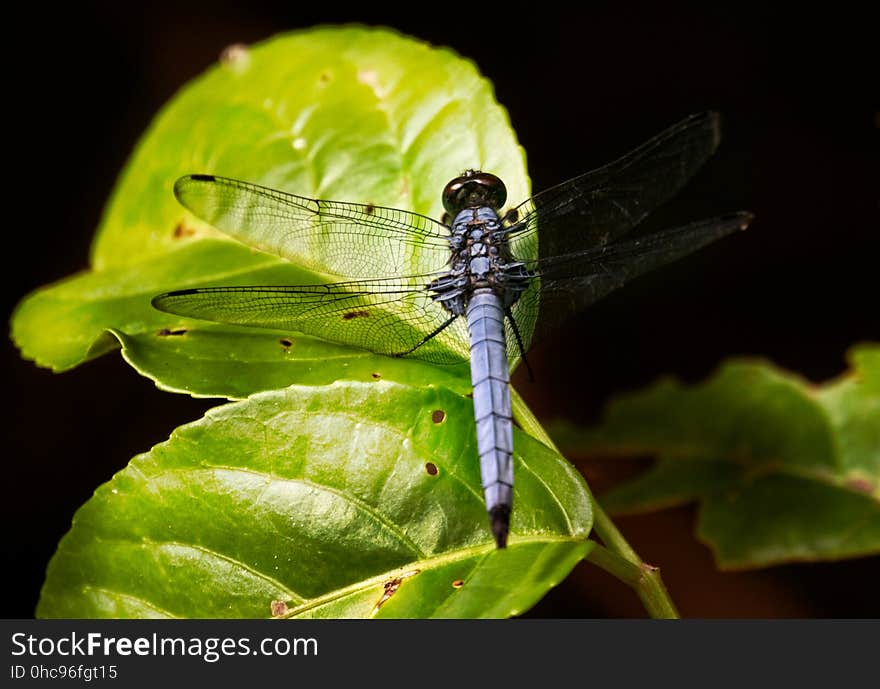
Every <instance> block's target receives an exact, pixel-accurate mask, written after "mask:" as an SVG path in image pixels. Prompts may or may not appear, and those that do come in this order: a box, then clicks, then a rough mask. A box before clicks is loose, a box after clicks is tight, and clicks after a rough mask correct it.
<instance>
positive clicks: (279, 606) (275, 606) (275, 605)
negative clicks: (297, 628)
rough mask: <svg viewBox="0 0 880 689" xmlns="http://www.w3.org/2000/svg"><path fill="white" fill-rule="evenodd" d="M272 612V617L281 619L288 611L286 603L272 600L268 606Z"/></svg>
mask: <svg viewBox="0 0 880 689" xmlns="http://www.w3.org/2000/svg"><path fill="white" fill-rule="evenodd" d="M269 607H270V609H271V611H272V617H281V616H282V615H286V614H287V613H288V612H289V611H290V609H289V608H288V607H287V603H285V602H284V601H283V600H273V601H272V602H271V603H270V605H269Z"/></svg>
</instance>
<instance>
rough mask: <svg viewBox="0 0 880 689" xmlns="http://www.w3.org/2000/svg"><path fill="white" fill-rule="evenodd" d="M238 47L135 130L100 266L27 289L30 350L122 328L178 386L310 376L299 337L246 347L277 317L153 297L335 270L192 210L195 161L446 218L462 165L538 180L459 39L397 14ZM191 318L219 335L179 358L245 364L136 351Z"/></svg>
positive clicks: (157, 371)
mask: <svg viewBox="0 0 880 689" xmlns="http://www.w3.org/2000/svg"><path fill="white" fill-rule="evenodd" d="M229 55H230V56H232V57H230V58H229V59H227V60H225V61H223V62H222V63H221V64H219V65H217V66H215V67H214V68H212V69H210V70H208V72H206V73H205V74H204V75H203V76H202V77H200V78H198V79H196V80H195V81H193V82H192V83H191V84H189V85H187V86H186V87H185V88H184V89H182V90H181V92H180V93H179V94H178V95H177V96H175V98H174V99H173V100H172V101H171V102H170V103H169V104H168V105H167V106H166V107H165V108H164V109H163V110H162V112H161V113H160V114H159V115H158V116H157V117H156V119H155V120H154V122H153V123H152V124H151V126H150V128H149V130H148V131H147V133H146V134H145V135H144V137H143V138H142V139H141V141H140V142H139V144H138V146H137V148H136V150H135V152H134V154H133V156H132V157H131V159H130V160H129V162H128V164H127V166H126V168H125V170H124V172H123V173H122V175H121V176H120V179H119V182H118V184H117V186H116V188H115V190H114V192H113V195H112V197H111V199H110V202H109V203H108V206H107V209H106V211H105V214H104V218H103V220H102V223H101V226H100V228H99V229H98V233H97V235H96V237H95V241H94V244H93V247H92V268H91V270H90V271H89V272H86V273H83V274H80V275H77V276H74V277H71V278H68V279H66V280H63V281H61V282H59V283H56V284H54V285H50V286H48V287H44V288H42V289H40V290H37V291H36V292H34V293H33V294H31V295H30V296H28V297H27V298H26V299H25V300H24V301H23V302H22V303H21V304H20V305H19V307H18V308H17V310H16V313H15V314H14V317H13V323H12V335H13V338H14V340H15V342H16V343H17V345H18V346H19V347H20V349H21V351H22V354H23V356H25V357H27V358H30V359H33V360H35V361H36V362H37V363H38V364H39V365H41V366H47V367H51V368H53V369H54V370H56V371H63V370H66V369H69V368H71V367H74V366H76V365H78V364H80V363H82V362H84V361H87V360H88V359H90V358H94V357H95V356H99V355H101V354H103V353H105V352H107V351H108V350H109V349H112V348H114V347H115V346H117V343H116V340H115V339H114V338H113V337H111V336H110V335H109V334H108V332H107V331H111V330H112V331H115V334H116V336H117V338H118V339H121V340H123V341H125V342H126V347H127V348H128V351H129V352H132V353H131V354H130V355H129V356H128V358H129V360H130V361H133V362H134V361H135V360H137V363H136V367H137V368H138V370H140V371H141V372H142V373H144V374H145V375H148V376H150V377H152V378H153V379H155V380H156V381H157V383H158V384H159V385H160V386H161V387H164V388H167V389H185V390H187V391H188V392H191V393H193V394H197V395H205V396H208V395H210V396H213V395H216V394H227V392H228V391H231V392H232V396H236V397H238V396H243V395H246V394H248V393H251V392H255V391H257V390H261V389H266V388H264V387H261V386H262V385H263V384H271V385H273V386H277V385H278V384H279V383H281V384H288V383H292V382H297V381H299V380H300V378H298V377H297V374H295V373H294V375H292V377H289V378H288V377H286V376H287V375H288V374H289V373H293V372H294V368H293V367H291V366H290V365H289V364H290V363H291V361H294V360H296V359H297V357H298V353H297V351H296V348H291V349H290V351H288V352H287V354H286V357H285V359H284V360H283V362H281V364H280V365H279V367H278V368H276V369H274V370H272V371H271V372H267V362H266V360H265V357H262V356H261V357H258V360H257V361H256V362H251V361H250V360H249V359H248V358H247V356H246V355H245V354H243V352H245V351H253V350H254V349H258V348H259V347H260V346H261V343H262V342H263V341H264V340H265V338H266V337H267V336H266V334H265V333H260V332H259V331H255V330H251V331H244V330H241V329H217V328H214V327H210V326H206V324H205V323H204V322H202V323H197V322H195V321H190V322H188V323H187V322H183V321H181V320H180V319H176V318H175V317H174V316H170V315H168V314H160V313H157V312H156V311H155V310H153V309H152V307H151V306H150V298H151V297H152V296H154V295H156V294H159V293H161V292H164V291H167V290H171V289H178V288H185V287H192V286H195V285H208V284H212V285H213V284H257V283H263V284H298V283H299V284H302V283H315V282H324V281H326V279H327V277H328V276H323V275H318V274H315V273H314V272H310V271H308V270H305V269H303V268H302V267H297V266H296V265H294V264H292V263H288V262H287V261H283V260H281V259H279V258H277V257H275V256H270V255H268V254H264V253H259V252H255V251H253V250H252V249H250V248H248V247H245V246H244V245H242V244H238V243H236V242H233V241H231V240H229V239H228V238H225V237H223V236H221V235H219V233H217V232H216V231H215V230H212V229H211V228H209V227H207V226H205V225H204V224H203V223H201V222H199V221H198V220H197V219H196V218H194V217H192V216H191V215H189V214H188V213H186V212H185V211H184V209H183V208H182V207H181V206H180V205H179V204H178V203H177V201H176V200H175V199H174V197H173V194H172V185H173V184H174V181H175V180H176V179H177V178H178V177H180V176H181V175H184V174H187V173H193V172H196V173H211V174H217V175H225V176H229V177H235V178H239V179H245V180H248V181H252V182H256V183H259V184H263V185H266V186H270V187H274V188H278V189H282V190H288V191H291V192H294V193H298V194H302V195H306V196H312V197H319V198H329V199H339V200H346V201H357V202H362V203H372V204H376V205H384V206H393V207H400V208H405V209H409V210H412V211H415V212H418V213H422V214H424V215H428V216H431V217H435V218H439V217H440V216H441V215H442V212H443V209H442V204H441V199H440V194H441V191H442V189H443V186H444V185H445V184H446V182H447V181H448V180H449V179H451V178H452V177H454V176H455V175H457V174H459V173H460V172H461V171H462V170H463V169H466V168H473V167H480V168H482V169H485V170H489V171H492V172H494V173H495V174H498V175H499V176H501V177H502V178H503V179H504V181H505V183H506V185H507V187H508V192H509V198H510V200H511V202H512V203H516V202H518V200H520V199H523V198H525V197H526V196H528V191H529V185H528V178H527V175H526V171H525V166H524V154H523V151H522V149H521V148H520V147H519V145H518V143H517V141H516V137H515V135H514V133H513V131H512V130H511V128H510V123H509V121H508V117H507V114H506V112H505V111H504V110H503V108H501V106H499V105H498V104H497V103H496V102H495V100H494V94H493V92H492V87H491V84H490V83H489V82H488V81H487V80H486V79H484V78H483V77H482V76H481V75H480V74H479V72H478V71H477V69H476V68H475V66H474V65H473V64H472V63H471V62H469V61H467V60H464V59H462V58H461V57H459V56H457V55H455V54H454V53H452V52H451V51H449V50H444V49H438V48H433V47H430V46H428V45H427V44H425V43H422V42H419V41H415V40H413V39H409V38H406V37H403V36H400V35H398V34H396V33H394V32H392V31H389V30H385V29H367V28H363V27H342V28H333V27H328V28H322V29H316V30H311V31H306V32H301V33H293V34H288V35H283V36H280V37H277V38H273V39H271V40H268V41H265V42H263V43H261V44H258V45H256V46H254V47H252V48H250V49H242V50H237V51H230V52H229ZM379 258H381V257H377V260H378V259H379ZM331 278H332V276H331ZM182 327H186V328H187V329H190V330H191V329H194V328H195V329H198V330H199V331H200V332H202V331H204V332H209V333H211V338H210V340H209V339H208V338H205V337H186V338H181V339H180V340H179V341H178V343H177V345H176V346H177V347H178V349H179V352H178V354H179V355H180V357H181V358H180V361H197V360H206V359H210V358H212V357H213V356H215V354H216V353H217V352H218V351H220V350H221V349H222V348H223V347H224V346H225V347H228V348H229V351H230V352H233V354H232V356H233V357H234V358H235V359H236V360H237V361H238V364H239V365H238V366H237V367H236V368H235V370H234V371H231V370H230V368H229V367H225V368H224V367H219V368H216V369H211V370H207V369H206V370H203V372H202V376H201V378H200V379H198V380H196V379H195V378H194V377H192V376H187V374H186V372H181V371H179V370H178V369H176V368H175V365H174V364H175V363H176V362H177V361H178V360H177V359H174V360H166V359H161V360H160V359H157V358H156V357H155V356H140V355H141V354H144V353H145V346H146V343H147V342H148V341H149V339H150V337H151V336H154V335H155V333H157V332H159V331H161V330H163V329H168V330H172V331H173V330H179V329H180V328H182ZM226 333H232V334H231V335H230V337H229V338H228V339H225V340H224V339H223V338H225V337H226ZM248 333H250V335H248ZM277 335H278V334H277V333H272V334H271V335H270V337H272V338H275V339H276V340H277V339H278V338H277ZM282 335H283V336H289V335H290V333H283V334H282ZM248 337H253V338H255V341H254V342H247V338H248ZM135 341H137V342H138V343H139V346H138V347H137V352H138V353H137V354H134V353H133V352H134V350H135V347H134V346H133V343H134V342H135ZM206 344H207V345H208V348H207V349H203V348H202V345H206ZM234 348H240V349H238V350H236V349H234ZM329 351H336V350H335V349H333V348H331V349H330V350H329ZM154 353H155V352H154ZM310 361H311V360H310ZM252 364H253V366H255V367H256V373H255V372H254V371H252V370H251V369H252ZM215 372H216V373H217V375H219V376H220V378H219V379H218V378H214V377H213V376H214V373H215ZM252 374H254V375H252ZM230 375H232V376H234V377H235V380H230ZM449 375H454V374H449ZM449 375H447V376H446V377H449ZM184 378H185V379H186V381H185V382H183V381H182V379H184ZM250 381H271V383H264V382H259V383H256V382H255V383H254V384H251V383H250Z"/></svg>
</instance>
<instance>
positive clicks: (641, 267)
mask: <svg viewBox="0 0 880 689" xmlns="http://www.w3.org/2000/svg"><path fill="white" fill-rule="evenodd" d="M751 220H752V215H751V214H750V213H735V214H732V215H729V216H724V217H720V218H713V219H711V220H702V221H699V222H695V223H691V224H689V225H685V226H683V227H679V228H677V229H674V230H667V231H664V232H658V233H655V234H651V235H648V236H645V237H639V238H634V239H630V240H624V241H620V242H617V243H616V244H613V245H610V246H609V245H605V246H600V247H596V248H594V249H589V250H586V251H580V252H575V253H571V254H566V255H564V256H554V257H550V258H546V259H538V260H537V261H532V262H526V267H527V268H528V269H529V270H531V271H533V272H534V273H536V278H535V279H534V280H533V284H532V285H530V286H529V289H528V290H527V291H526V292H525V293H523V295H522V296H521V298H520V299H519V301H518V302H517V303H516V305H515V309H514V316H515V318H516V319H517V325H518V326H519V327H520V329H521V330H522V331H523V332H526V331H528V332H534V333H535V335H538V334H540V335H541V336H544V335H546V334H547V333H549V332H552V331H553V330H555V329H556V328H557V327H558V326H559V325H560V324H561V323H563V322H564V321H565V320H566V319H567V318H569V317H570V316H571V315H572V314H574V313H576V312H578V311H580V310H581V309H584V308H586V307H588V306H590V305H591V304H593V303H595V302H596V301H598V300H599V299H601V298H602V297H604V296H606V295H607V294H609V293H611V292H613V291H614V290H616V289H618V288H619V287H622V286H623V285H625V284H626V283H627V282H629V281H630V280H632V279H634V278H636V277H638V276H640V275H642V274H644V273H647V272H648V271H651V270H654V269H656V268H659V267H661V266H663V265H666V264H667V263H671V262H673V261H675V260H678V259H679V258H682V257H684V256H687V255H688V254H690V253H691V252H693V251H696V250H698V249H701V248H702V247H704V246H706V245H708V244H711V243H712V242H714V241H716V240H717V239H720V238H722V237H724V236H726V235H728V234H731V233H732V232H735V231H736V230H744V229H745V228H746V227H748V225H749V223H750V222H751ZM524 326H525V327H524ZM528 326H532V328H530V329H528V330H527V328H528ZM530 344H531V342H529V343H527V345H526V346H529V345H530Z"/></svg>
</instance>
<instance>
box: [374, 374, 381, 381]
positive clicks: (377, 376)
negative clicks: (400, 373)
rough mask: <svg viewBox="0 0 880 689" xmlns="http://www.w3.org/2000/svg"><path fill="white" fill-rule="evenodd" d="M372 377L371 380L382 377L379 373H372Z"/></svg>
mask: <svg viewBox="0 0 880 689" xmlns="http://www.w3.org/2000/svg"><path fill="white" fill-rule="evenodd" d="M372 376H373V380H379V379H380V378H381V377H382V374H381V373H373V374H372Z"/></svg>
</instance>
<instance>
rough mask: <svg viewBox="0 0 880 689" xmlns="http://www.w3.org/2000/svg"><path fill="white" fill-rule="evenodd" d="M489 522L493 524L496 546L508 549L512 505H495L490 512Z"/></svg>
mask: <svg viewBox="0 0 880 689" xmlns="http://www.w3.org/2000/svg"><path fill="white" fill-rule="evenodd" d="M489 521H490V522H491V523H492V533H493V535H494V536H495V544H496V545H497V546H498V547H499V548H506V547H507V533H508V531H509V530H510V505H495V506H494V507H493V508H492V509H491V510H489Z"/></svg>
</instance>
